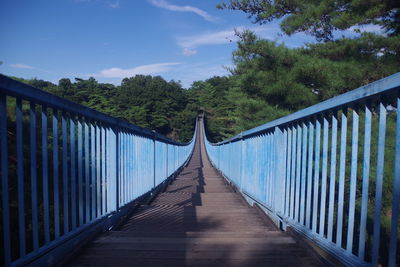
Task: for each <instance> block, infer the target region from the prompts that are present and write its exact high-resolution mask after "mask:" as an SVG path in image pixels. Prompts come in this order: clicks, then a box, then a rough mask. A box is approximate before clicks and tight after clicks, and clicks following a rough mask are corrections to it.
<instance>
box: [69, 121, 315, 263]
mask: <svg viewBox="0 0 400 267" xmlns="http://www.w3.org/2000/svg"><path fill="white" fill-rule="evenodd" d="M199 128H200V127H199ZM196 141H197V142H196V145H195V150H194V153H193V157H192V159H191V160H190V162H189V164H188V166H187V167H186V168H184V169H183V171H182V172H181V173H180V175H179V176H178V177H177V178H176V179H175V180H174V181H173V182H172V184H171V185H169V186H168V187H167V189H166V190H165V192H163V193H160V194H159V195H158V196H157V197H156V198H155V199H154V201H153V202H152V203H151V204H149V205H143V206H141V207H140V208H139V210H138V212H136V213H135V214H134V215H133V216H132V217H131V218H130V219H129V220H128V222H127V223H126V224H124V225H123V226H122V227H121V228H120V229H118V230H116V231H109V232H107V233H105V234H103V235H101V236H99V237H98V238H96V239H94V240H93V241H92V242H91V243H89V245H88V246H86V247H85V248H84V249H83V250H82V252H81V253H80V254H79V255H77V257H75V258H74V259H73V260H72V261H71V262H69V263H68V264H67V265H68V266H118V267H122V266H320V265H321V263H320V262H318V261H317V260H316V259H315V258H314V257H312V256H311V255H309V254H308V253H307V251H306V250H304V249H302V248H301V247H300V246H299V245H298V244H297V243H296V241H295V240H294V239H293V238H292V237H290V236H289V235H287V234H285V233H284V232H281V231H279V230H277V229H276V228H275V226H274V225H273V223H272V222H268V221H267V220H265V218H263V216H260V214H259V212H257V210H255V209H254V208H252V207H249V206H248V205H247V204H246V203H245V202H244V200H243V199H242V198H241V196H240V195H238V194H237V193H235V192H234V191H233V190H232V189H231V187H230V186H228V185H227V184H226V183H225V182H224V179H223V178H222V177H221V176H220V175H219V174H218V172H217V171H216V170H215V169H214V168H213V167H212V166H211V163H210V162H209V160H208V158H207V156H206V152H205V147H204V144H203V140H202V135H201V132H199V134H198V139H197V140H196Z"/></svg>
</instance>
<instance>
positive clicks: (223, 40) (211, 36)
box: [177, 26, 276, 48]
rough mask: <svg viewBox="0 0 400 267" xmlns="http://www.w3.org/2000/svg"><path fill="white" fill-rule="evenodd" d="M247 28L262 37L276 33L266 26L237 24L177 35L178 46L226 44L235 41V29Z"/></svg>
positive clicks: (268, 37) (269, 37)
mask: <svg viewBox="0 0 400 267" xmlns="http://www.w3.org/2000/svg"><path fill="white" fill-rule="evenodd" d="M245 29H248V30H250V31H253V32H255V33H257V34H259V35H260V36H262V37H263V38H266V39H273V38H274V35H276V33H275V32H276V30H275V29H272V28H268V27H262V26H258V27H250V28H246V27H243V26H238V27H235V28H232V29H228V30H223V31H216V32H208V33H203V34H199V35H192V36H185V37H178V38H177V42H178V45H179V46H180V47H183V48H194V47H198V46H201V45H216V44H228V43H232V42H236V41H237V40H238V37H237V36H236V35H235V31H239V32H240V31H243V30H245Z"/></svg>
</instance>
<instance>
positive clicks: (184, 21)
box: [0, 0, 314, 88]
mask: <svg viewBox="0 0 400 267" xmlns="http://www.w3.org/2000/svg"><path fill="white" fill-rule="evenodd" d="M219 2H220V1H202V0H188V1H183V0H51V1H50V0H48V1H44V0H35V1H32V0H1V2H0V36H1V37H0V40H1V42H0V61H2V62H3V64H2V65H0V73H3V74H6V75H13V76H17V77H23V78H34V77H37V78H39V79H45V80H49V81H51V82H54V83H58V80H59V79H60V78H70V79H73V78H75V77H80V78H84V79H87V78H89V77H90V76H93V77H95V78H96V79H97V80H98V81H100V82H108V83H114V84H120V82H121V80H122V79H123V78H124V77H130V76H134V75H135V74H150V75H160V76H162V77H163V78H165V79H166V80H175V81H181V83H182V85H183V86H184V87H186V88H187V87H189V86H190V85H191V83H192V82H193V81H196V80H205V79H207V78H209V77H211V76H214V75H226V74H228V71H227V70H226V67H229V66H231V65H232V51H233V50H235V49H236V43H235V36H234V34H233V31H234V29H245V28H246V29H251V30H253V31H255V32H256V33H257V34H258V35H259V36H261V37H263V38H267V39H270V40H276V41H278V42H284V43H285V44H286V45H287V46H289V47H298V46H301V45H303V44H304V43H305V42H313V41H314V39H313V38H311V37H310V36H306V35H304V34H295V35H293V36H290V37H288V36H281V35H280V30H279V26H278V24H277V22H274V23H271V24H268V25H261V26H260V25H256V24H252V23H251V21H250V20H249V19H248V18H247V16H246V14H244V13H242V12H239V11H229V10H218V9H216V4H217V3H219Z"/></svg>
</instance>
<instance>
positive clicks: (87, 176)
mask: <svg viewBox="0 0 400 267" xmlns="http://www.w3.org/2000/svg"><path fill="white" fill-rule="evenodd" d="M84 127H85V194H86V199H85V202H86V203H85V212H86V220H85V223H88V222H89V221H90V166H89V159H90V155H89V125H88V121H87V119H86V121H85V123H84Z"/></svg>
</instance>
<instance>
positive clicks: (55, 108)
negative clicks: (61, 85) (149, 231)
mask: <svg viewBox="0 0 400 267" xmlns="http://www.w3.org/2000/svg"><path fill="white" fill-rule="evenodd" d="M195 134H196V131H195ZM195 138H196V136H194V137H193V139H192V141H191V142H189V143H186V144H184V143H177V142H174V141H172V140H170V139H167V138H166V137H164V136H161V135H159V134H157V133H155V132H152V131H149V130H146V129H142V128H140V127H138V126H135V125H132V124H129V123H127V122H125V121H122V120H119V119H116V118H112V117H110V116H107V115H105V114H102V113H100V112H97V111H94V110H92V109H89V108H86V107H83V106H81V105H78V104H75V103H72V102H70V101H67V100H65V99H62V98H59V97H57V96H54V95H52V94H49V93H46V92H44V91H41V90H37V89H35V88H32V87H30V86H28V85H25V84H22V83H20V82H17V81H14V80H12V79H9V78H7V77H5V76H3V75H0V176H1V212H0V214H1V224H0V226H1V229H0V233H1V236H2V237H1V250H0V251H1V252H0V253H1V257H0V259H1V262H0V265H1V264H4V265H6V266H9V265H13V266H20V265H26V264H29V263H31V264H36V265H51V264H56V263H59V261H60V259H62V258H63V257H64V256H65V254H66V253H68V251H71V250H73V249H74V247H75V246H77V245H79V243H80V242H81V241H82V240H85V239H87V237H89V236H91V235H93V234H94V233H96V232H99V231H102V230H105V229H109V228H110V227H112V226H113V225H114V224H115V223H116V222H117V221H118V220H119V219H121V217H122V216H126V215H127V213H128V212H129V208H130V205H129V204H131V203H133V202H134V201H135V200H136V199H138V198H139V197H140V196H143V195H144V194H145V193H147V192H149V191H151V190H152V189H154V188H156V187H157V186H158V185H159V184H161V183H162V182H163V181H165V180H166V179H167V178H168V177H170V176H171V175H173V174H174V173H175V172H176V171H177V170H178V169H179V168H180V167H181V166H182V165H183V164H184V163H185V162H186V161H187V160H188V158H189V157H190V154H191V152H192V150H193V146H194V140H195Z"/></svg>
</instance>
